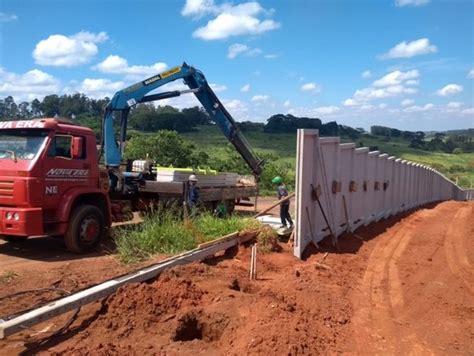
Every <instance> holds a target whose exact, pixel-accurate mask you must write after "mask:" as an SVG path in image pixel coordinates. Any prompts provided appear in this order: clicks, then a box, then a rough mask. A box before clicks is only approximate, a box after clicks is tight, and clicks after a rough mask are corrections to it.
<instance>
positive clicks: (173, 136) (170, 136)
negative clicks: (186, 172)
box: [125, 130, 209, 167]
mask: <svg viewBox="0 0 474 356" xmlns="http://www.w3.org/2000/svg"><path fill="white" fill-rule="evenodd" d="M125 158H127V159H145V158H149V159H152V160H154V161H156V162H157V163H158V164H159V165H160V166H174V167H190V166H192V167H197V166H198V165H207V164H208V162H207V161H206V160H207V159H208V158H209V156H207V155H206V154H205V153H201V152H196V150H195V147H194V146H193V145H191V144H189V143H187V142H185V141H184V140H183V139H182V138H181V137H179V136H178V133H177V132H176V131H169V130H162V131H159V132H158V133H157V134H153V135H142V134H139V135H135V136H133V137H132V138H131V139H130V140H129V141H128V142H127V143H126V145H125Z"/></svg>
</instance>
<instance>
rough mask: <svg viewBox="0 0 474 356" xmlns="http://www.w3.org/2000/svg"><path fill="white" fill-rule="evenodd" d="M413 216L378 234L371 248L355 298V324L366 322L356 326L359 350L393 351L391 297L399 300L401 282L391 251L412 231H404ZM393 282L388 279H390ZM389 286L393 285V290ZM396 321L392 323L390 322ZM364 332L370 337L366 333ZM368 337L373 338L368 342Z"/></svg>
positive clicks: (398, 248) (400, 248)
mask: <svg viewBox="0 0 474 356" xmlns="http://www.w3.org/2000/svg"><path fill="white" fill-rule="evenodd" d="M413 219H414V218H413V217H409V218H407V219H406V220H405V221H404V222H403V223H399V224H397V225H396V226H395V227H393V228H392V229H390V230H389V232H388V233H386V234H384V236H383V237H379V239H380V240H379V241H378V242H377V245H376V246H375V248H374V250H373V251H372V253H371V255H370V258H369V261H368V265H367V270H366V273H365V275H364V277H363V281H362V286H361V294H360V297H359V299H358V300H356V305H357V307H356V310H357V311H358V312H356V315H355V318H354V319H355V324H356V325H357V324H359V323H363V324H365V325H364V326H363V327H362V328H359V327H357V326H356V330H357V331H358V332H357V333H358V334H359V335H358V337H357V339H358V346H359V352H360V353H362V354H373V353H376V354H377V353H381V354H382V353H383V354H396V353H397V348H396V346H395V345H394V344H393V343H392V342H391V340H390V339H387V337H388V336H389V335H393V334H394V333H395V332H396V329H397V328H398V327H399V324H395V323H396V321H395V315H394V313H393V310H392V308H393V306H392V305H391V304H393V300H396V302H397V303H400V301H402V300H403V299H402V293H401V286H400V282H399V278H398V277H397V275H398V272H395V271H396V265H395V262H394V261H395V258H396V256H394V254H395V253H396V252H397V255H400V254H401V253H402V252H403V250H404V249H405V247H406V246H407V244H408V243H409V240H410V239H411V237H412V236H411V235H410V234H407V233H406V232H407V230H406V229H407V227H409V226H412V225H413V223H412V222H411V220H413ZM392 279H393V280H395V282H390V281H391V280H392ZM391 287H395V288H394V289H395V291H393V292H391V291H392V288H391ZM393 321H395V323H394V322H393ZM367 334H368V335H369V337H367ZM368 339H371V340H372V342H367V340H368Z"/></svg>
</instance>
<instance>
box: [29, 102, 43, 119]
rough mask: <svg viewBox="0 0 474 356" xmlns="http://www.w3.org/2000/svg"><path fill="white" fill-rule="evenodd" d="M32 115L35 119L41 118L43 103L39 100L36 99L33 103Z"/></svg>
mask: <svg viewBox="0 0 474 356" xmlns="http://www.w3.org/2000/svg"><path fill="white" fill-rule="evenodd" d="M31 115H32V116H33V117H40V116H41V102H40V101H39V100H38V99H34V100H33V101H32V102H31Z"/></svg>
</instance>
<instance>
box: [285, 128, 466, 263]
mask: <svg viewBox="0 0 474 356" xmlns="http://www.w3.org/2000/svg"><path fill="white" fill-rule="evenodd" d="M448 199H455V200H472V199H474V189H466V190H463V189H461V188H459V187H458V186H457V185H456V184H454V183H453V182H451V181H450V180H449V179H447V178H446V177H444V176H443V175H442V174H440V173H439V172H437V171H436V170H434V169H432V168H429V167H427V166H424V165H421V164H418V163H414V162H409V161H406V160H402V159H400V158H396V157H393V156H392V157H389V156H388V155H387V154H381V153H380V152H379V151H373V152H369V149H368V148H366V147H362V148H357V149H356V148H355V144H353V143H349V144H347V143H345V144H341V143H340V140H339V138H337V137H324V138H320V137H319V132H318V130H306V129H303V130H298V136H297V163H296V230H295V244H294V254H295V255H296V256H297V257H301V255H302V253H303V251H304V249H305V248H306V247H307V245H308V244H309V243H311V242H314V243H316V244H317V243H318V242H319V241H321V240H322V239H323V238H324V237H326V236H331V238H332V241H333V243H334V244H337V237H338V236H339V235H340V234H342V233H344V232H346V231H355V230H356V229H357V228H358V227H360V226H361V225H367V224H369V223H371V222H373V221H376V220H378V219H382V218H387V217H389V216H391V215H394V214H397V213H399V212H402V211H406V210H409V209H411V208H414V207H417V206H420V205H423V204H426V203H429V202H433V201H440V200H448Z"/></svg>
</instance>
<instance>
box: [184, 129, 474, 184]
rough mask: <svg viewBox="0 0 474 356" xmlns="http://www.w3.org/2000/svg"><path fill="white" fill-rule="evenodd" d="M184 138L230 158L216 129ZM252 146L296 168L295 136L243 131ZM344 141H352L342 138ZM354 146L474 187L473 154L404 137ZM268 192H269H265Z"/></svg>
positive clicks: (368, 139) (367, 138) (363, 140)
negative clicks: (433, 148) (412, 143)
mask: <svg viewBox="0 0 474 356" xmlns="http://www.w3.org/2000/svg"><path fill="white" fill-rule="evenodd" d="M181 135H182V137H183V138H184V139H185V140H187V141H189V142H190V143H192V144H194V145H195V146H196V148H197V149H200V150H203V151H205V152H206V153H207V154H208V155H209V156H210V157H211V161H212V158H222V157H225V156H226V155H228V153H227V152H226V147H227V145H228V142H227V139H226V138H225V137H224V135H223V134H222V133H221V132H220V130H219V128H218V127H216V126H199V127H198V130H197V131H196V132H189V133H183V134H181ZM244 135H245V137H246V138H247V139H248V141H249V143H250V145H251V146H252V147H253V148H254V149H255V151H256V152H257V154H260V155H262V154H272V155H273V156H275V157H276V163H278V164H280V165H282V166H283V165H288V167H289V168H288V169H290V170H293V171H294V170H295V167H296V162H295V159H296V134H293V133H288V134H269V133H264V132H263V131H258V130H256V131H252V132H244ZM341 142H351V140H350V139H349V138H347V137H342V138H341ZM355 143H356V144H357V145H358V146H360V145H361V144H362V145H363V146H365V147H372V146H377V147H378V149H379V151H381V152H383V153H388V154H390V155H393V156H397V157H400V158H403V159H406V160H410V161H413V162H418V163H422V164H426V165H428V166H430V167H433V168H435V169H437V170H438V171H440V172H441V173H443V174H444V175H446V176H447V177H448V178H450V179H451V180H453V181H456V179H458V183H459V185H460V186H462V187H464V188H469V186H470V184H471V182H472V184H473V185H474V153H462V154H448V153H443V152H429V151H423V150H419V149H414V148H411V147H409V141H407V140H404V139H403V138H391V139H390V140H389V141H388V140H387V139H386V138H383V137H377V136H363V137H361V138H360V139H357V140H355ZM265 193H270V192H269V191H266V192H265Z"/></svg>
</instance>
